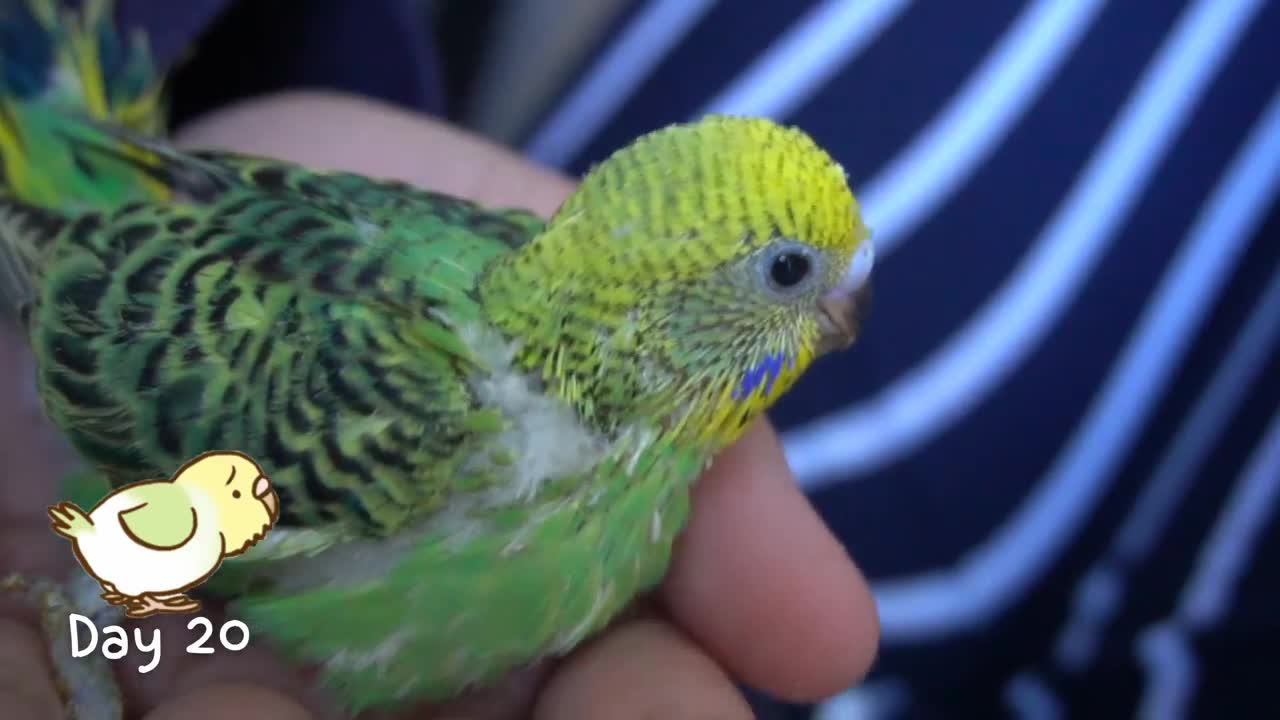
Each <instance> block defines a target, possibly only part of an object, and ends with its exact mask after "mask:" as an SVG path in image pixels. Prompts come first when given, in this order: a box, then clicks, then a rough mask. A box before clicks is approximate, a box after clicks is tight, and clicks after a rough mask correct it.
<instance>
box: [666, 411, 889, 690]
mask: <svg viewBox="0 0 1280 720" xmlns="http://www.w3.org/2000/svg"><path fill="white" fill-rule="evenodd" d="M693 507H694V511H693V516H692V518H691V520H690V522H689V526H688V527H687V528H686V529H685V531H684V533H683V534H682V536H681V538H680V541H679V544H678V546H677V551H676V555H675V557H674V558H673V561H672V568H671V572H670V574H669V575H668V578H667V581H666V583H665V584H664V587H663V590H662V597H663V599H664V601H665V603H666V605H667V607H668V609H669V610H670V612H671V614H672V616H673V617H675V618H676V619H677V620H678V622H680V624H681V625H682V626H683V627H685V628H686V629H687V631H688V632H689V633H690V634H691V635H692V636H693V637H695V638H697V639H698V640H699V641H700V642H701V643H703V645H704V646H705V647H707V648H708V649H709V650H710V651H711V652H712V654H713V655H714V656H715V657H716V658H717V659H719V661H720V662H721V663H722V664H723V665H724V666H725V667H726V668H727V669H728V670H729V671H730V672H731V673H732V674H733V675H734V676H736V677H738V678H739V679H741V680H742V681H743V682H745V683H747V684H749V685H752V686H754V687H758V688H760V689H762V690H764V691H766V692H769V693H771V694H773V695H775V696H778V697H780V698H784V699H787V700H792V701H806V700H816V699H819V698H822V697H826V696H829V695H831V694H834V693H836V692H838V691H840V690H842V689H844V688H847V687H848V686H850V685H852V684H853V683H855V682H857V681H858V680H859V679H860V678H861V677H862V676H863V675H864V674H865V673H866V671H867V669H868V667H869V666H870V664H871V662H872V660H873V658H874V654H875V649H876V644H877V641H878V633H879V631H878V624H877V619H876V613H875V606H874V602H873V600H872V597H871V593H870V590H869V589H868V588H867V584H866V581H865V580H864V579H863V578H862V576H861V574H860V573H859V572H858V570H857V568H856V567H855V566H854V564H853V562H852V561H851V560H850V559H849V556H848V555H847V554H846V552H845V550H844V548H843V547H842V546H841V545H840V543H839V542H838V541H837V540H836V539H835V537H833V536H832V535H831V533H830V532H829V531H828V530H827V529H826V527H825V526H824V524H823V523H822V520H821V519H820V518H819V517H818V515H817V513H816V512H814V510H813V508H812V506H810V504H809V502H808V501H807V500H806V498H805V497H804V495H803V494H802V493H801V492H800V491H799V489H798V488H797V487H796V484H795V479H794V477H793V476H792V474H791V472H790V470H789V469H788V468H787V465H786V461H785V459H784V458H783V455H782V451H781V447H780V445H779V443H778V439H777V436H776V435H775V433H774V432H773V430H772V428H771V427H770V426H769V425H768V424H767V423H765V422H761V423H757V425H756V426H755V427H753V428H752V429H751V430H750V431H748V433H747V434H746V435H745V436H744V437H743V438H742V440H741V441H740V442H738V443H737V445H736V446H735V447H733V448H732V449H731V450H729V451H728V452H725V453H723V454H722V455H721V456H720V457H719V458H718V459H717V460H716V462H715V464H714V465H713V466H712V467H711V469H710V470H709V471H708V472H707V474H706V476H705V477H703V478H702V479H701V480H700V481H699V483H698V485H697V486H696V488H695V490H694V498H693Z"/></svg>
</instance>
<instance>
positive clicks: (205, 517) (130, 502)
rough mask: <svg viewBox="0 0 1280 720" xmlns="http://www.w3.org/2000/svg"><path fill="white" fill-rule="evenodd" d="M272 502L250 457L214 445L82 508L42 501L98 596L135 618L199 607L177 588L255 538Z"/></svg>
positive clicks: (272, 514)
mask: <svg viewBox="0 0 1280 720" xmlns="http://www.w3.org/2000/svg"><path fill="white" fill-rule="evenodd" d="M278 508H279V505H278V498H276V495H275V492H274V491H273V490H272V489H271V483H270V482H269V481H268V480H267V478H266V476H265V475H263V474H262V470H261V469H260V468H259V467H258V466H257V464H256V463H254V462H253V460H252V459H250V458H248V457H246V456H245V455H243V454H242V453H234V452H216V451H215V452H209V453H205V454H203V455H201V456H199V457H197V458H195V459H194V460H192V461H191V462H189V463H187V464H186V465H184V466H183V467H182V468H181V469H179V470H178V472H177V473H175V474H174V476H173V477H172V478H170V479H168V480H151V481H143V482H137V483H133V484H130V485H126V486H124V487H122V488H119V489H117V490H115V491H113V492H112V493H111V494H110V495H108V496H107V497H105V498H103V499H102V500H101V501H100V502H99V503H98V504H97V505H96V506H94V508H93V509H92V510H90V511H89V512H87V513H86V512H84V511H83V510H81V509H80V508H79V507H77V506H76V505H74V504H73V503H70V502H62V503H59V504H58V505H55V506H53V507H51V508H49V517H50V518H51V519H52V521H53V529H54V532H56V533H58V534H59V535H61V536H62V537H64V538H67V539H68V540H70V541H71V543H72V547H73V548H74V550H75V555H76V558H77V559H78V560H79V561H80V565H81V566H82V567H83V568H84V569H85V571H86V572H88V573H89V574H90V575H92V576H93V578H94V579H96V580H97V581H98V582H99V583H100V584H101V585H102V589H103V594H102V598H103V599H104V600H106V601H107V602H109V603H111V604H113V605H121V606H124V607H126V608H127V609H126V614H127V615H128V616H129V617H134V618H142V617H148V616H150V615H154V614H156V613H161V612H193V611H195V610H198V609H199V608H200V603H199V601H197V600H193V599H190V598H188V597H187V596H186V595H183V592H184V591H186V590H189V589H191V588H193V587H195V586H197V585H199V584H200V583H202V582H204V581H205V580H206V579H207V578H208V577H209V576H210V575H212V574H213V573H214V572H215V571H216V570H217V569H218V567H219V566H220V565H221V564H222V560H223V558H228V557H235V556H236V555H240V554H242V553H243V552H244V551H246V550H248V549H249V548H250V547H252V546H253V545H254V543H256V542H258V541H259V540H261V539H262V537H263V536H264V535H265V534H266V532H267V530H269V529H270V527H271V524H272V523H273V522H274V521H275V518H276V515H277V512H278Z"/></svg>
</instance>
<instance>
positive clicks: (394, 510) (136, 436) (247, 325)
mask: <svg viewBox="0 0 1280 720" xmlns="http://www.w3.org/2000/svg"><path fill="white" fill-rule="evenodd" d="M82 134H83V137H84V139H83V142H84V143H85V144H86V145H88V144H96V148H94V149H86V150H85V152H90V153H94V152H96V153H97V154H100V155H106V154H114V156H115V157H116V158H117V160H118V161H119V162H129V163H140V162H146V163H148V165H147V166H146V169H147V171H148V172H149V173H150V174H151V175H152V176H154V177H158V178H164V179H165V182H166V183H168V185H169V186H170V187H171V188H173V192H174V194H175V200H171V201H161V202H156V201H146V200H142V201H136V202H133V203H129V204H126V205H124V206H122V207H120V208H119V209H116V210H114V211H110V212H96V211H91V212H87V213H81V214H79V215H77V216H74V217H71V216H60V215H55V214H51V213H49V212H48V211H43V210H40V209H38V208H31V207H29V206H26V205H23V204H20V203H17V202H14V201H7V200H0V222H4V223H5V224H6V227H7V228H8V229H7V230H5V231H4V236H5V237H6V238H8V239H10V242H9V243H8V245H7V248H8V250H9V252H10V253H11V254H13V255H14V256H16V257H18V258H19V260H20V262H21V263H22V264H23V268H24V271H25V272H26V273H28V274H29V275H30V276H32V277H33V278H36V280H37V282H36V283H35V284H36V286H37V287H39V288H40V290H39V293H38V294H37V295H36V296H35V297H34V298H32V300H31V301H30V302H29V303H27V304H25V305H24V306H23V308H22V311H21V314H22V316H23V317H24V318H25V319H26V325H27V328H28V335H29V339H30V343H31V346H32V348H33V351H34V352H35V354H36V357H37V360H38V367H39V368H40V371H39V383H40V388H41V393H42V396H43V399H44V401H45V406H46V408H47V410H48V411H49V414H50V416H51V417H52V419H53V421H54V422H55V423H56V424H57V425H58V426H59V427H60V428H62V429H63V430H64V431H65V432H66V433H67V435H68V437H69V438H70V440H71V442H72V444H73V445H74V446H75V447H76V448H77V449H78V450H79V451H80V452H81V453H82V454H83V455H84V456H85V457H86V458H87V459H88V460H89V461H90V462H92V463H93V464H94V465H96V466H97V467H98V468H100V469H101V470H102V471H103V472H104V473H106V474H107V475H108V476H109V478H110V479H111V482H112V485H113V486H117V487H118V486H120V485H122V484H124V483H128V482H133V481H137V480H142V479H148V478H153V477H157V476H164V475H165V474H167V473H169V472H172V470H173V468H175V467H178V466H180V465H181V464H182V463H183V462H185V461H186V460H187V459H189V458H190V457H193V456H195V455H197V454H199V453H201V452H205V451H207V450H209V449H220V448H226V449H235V450H240V451H242V452H247V453H249V454H250V455H251V456H252V457H254V458H255V459H257V460H258V461H259V462H260V463H262V464H263V466H264V467H265V468H267V469H268V470H269V472H270V473H271V477H272V480H273V482H274V483H275V486H276V488H277V491H278V492H279V493H280V496H281V506H282V515H281V519H280V524H281V525H283V526H285V527H288V526H300V525H306V526H311V527H314V526H327V527H331V528H333V529H334V531H335V532H338V533H340V534H386V533H390V532H393V531H394V530H396V529H397V528H399V527H401V526H403V525H404V523H406V522H408V521H409V520H411V519H414V518H417V517H422V516H423V515H425V514H427V513H430V512H432V511H434V510H436V509H438V508H440V507H441V506H443V504H444V503H445V502H446V501H447V497H448V494H449V485H450V483H452V482H455V481H458V482H463V481H466V482H476V481H477V479H476V478H470V479H467V478H464V477H462V476H463V475H465V473H462V472H461V467H460V465H461V462H462V460H463V459H465V457H467V456H468V454H469V452H470V451H471V450H473V449H474V446H475V445H476V444H477V443H478V442H483V435H484V431H483V429H484V428H491V429H493V428H494V422H493V418H492V417H491V416H490V413H489V412H488V411H486V410H484V409H483V408H480V407H479V405H478V403H477V402H476V400H475V398H474V397H473V396H472V394H471V391H470V389H469V387H468V385H467V383H466V382H465V379H466V377H467V375H468V374H470V373H472V372H475V371H476V370H478V369H480V368H481V365H480V360H479V359H477V358H474V357H471V356H470V355H469V353H468V351H467V350H466V348H465V347H464V346H463V345H462V344H461V342H459V340H458V338H457V335H456V334H455V330H454V327H453V325H456V324H466V323H474V322H479V321H481V320H482V317H481V314H480V309H479V306H478V304H477V301H476V299H475V297H474V294H473V290H474V283H475V281H476V278H477V277H478V275H479V273H480V272H481V271H482V269H483V268H484V267H485V265H486V264H487V263H488V262H490V261H491V260H492V259H493V258H495V257H497V256H499V255H501V254H503V253H505V252H509V251H510V248H511V246H512V245H514V244H518V243H519V242H522V241H523V240H525V239H526V238H527V237H528V234H527V233H528V228H527V226H526V225H521V224H520V223H518V222H513V221H511V220H508V219H507V218H506V216H504V215H502V214H495V213H488V212H485V211H483V210H481V209H479V208H477V207H475V206H473V205H471V204H469V203H466V202H464V201H461V200H456V199H451V198H446V197H443V196H439V195H434V194H432V193H429V192H424V191H419V190H413V189H411V188H409V187H408V186H405V185H402V184H397V183H379V182H375V181H372V180H369V179H366V178H362V177H359V176H355V175H350V174H342V173H335V174H316V173H311V172H307V171H305V170H302V169H300V168H297V167H295V166H291V165H288V164H284V163H278V162H270V161H265V160H258V159H252V158H246V157H242V156H235V155H226V154H216V153H203V154H199V155H190V156H189V155H184V154H180V153H177V152H175V151H172V150H170V149H167V148H165V147H164V146H161V145H156V144H143V143H128V142H127V141H125V140H123V139H122V138H120V137H113V136H111V135H108V134H106V133H105V132H101V131H93V132H91V129H89V128H82ZM121 148H124V149H126V150H127V152H122V151H121ZM442 318H447V320H448V322H449V323H451V324H452V325H446V324H445V322H446V321H445V320H443V319H442ZM480 480H482V479H480Z"/></svg>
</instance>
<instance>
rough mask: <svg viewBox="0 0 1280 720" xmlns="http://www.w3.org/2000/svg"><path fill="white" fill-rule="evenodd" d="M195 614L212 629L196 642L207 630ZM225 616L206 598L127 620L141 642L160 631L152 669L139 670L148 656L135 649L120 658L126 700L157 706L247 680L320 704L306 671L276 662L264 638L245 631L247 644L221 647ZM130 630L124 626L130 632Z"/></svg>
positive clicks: (312, 704) (305, 702)
mask: <svg viewBox="0 0 1280 720" xmlns="http://www.w3.org/2000/svg"><path fill="white" fill-rule="evenodd" d="M196 617H203V618H207V619H208V620H209V622H210V625H211V626H212V629H213V632H212V634H211V635H210V636H209V637H208V638H207V639H205V640H204V642H202V643H200V642H198V641H200V640H201V638H203V637H204V636H205V634H206V632H208V631H207V630H206V628H205V626H204V624H203V623H202V622H199V621H197V620H195V618H196ZM225 619H226V618H225V616H224V615H223V613H222V612H221V608H218V607H214V606H213V605H212V604H210V603H207V602H206V603H205V607H203V608H202V609H201V610H200V611H199V612H198V613H197V614H196V615H163V616H156V617H152V618H147V619H145V620H139V621H133V622H131V623H130V625H131V626H132V627H133V628H134V629H135V630H140V631H141V632H142V637H143V638H144V640H145V641H146V642H147V643H151V642H152V638H153V633H155V632H157V631H158V632H159V633H160V648H161V657H160V661H159V662H158V663H156V665H155V667H154V669H152V670H150V671H148V672H146V673H142V672H139V671H138V668H139V666H141V665H143V664H145V663H146V662H147V661H148V660H150V656H149V655H145V656H144V655H143V653H141V652H138V651H136V650H135V652H133V653H131V654H130V655H129V658H128V659H127V660H124V661H122V663H123V666H122V667H121V669H120V675H121V679H122V683H123V685H124V687H125V691H126V693H127V695H128V698H129V701H130V705H131V706H134V707H138V708H140V709H142V710H152V709H159V708H161V707H163V706H165V705H168V704H170V703H172V702H174V701H175V700H176V699H177V698H180V697H185V696H187V695H189V694H190V693H192V692H197V691H203V690H204V689H205V688H208V687H212V686H220V687H227V686H236V687H240V686H243V685H245V684H249V683H252V684H253V685H254V686H256V687H259V688H261V689H262V690H264V691H266V690H270V691H273V692H275V693H277V694H282V695H285V696H289V697H292V698H295V702H300V703H301V706H305V707H309V708H311V709H312V710H313V711H319V710H320V709H321V708H323V707H324V706H325V703H324V701H323V699H322V698H320V697H319V695H318V694H317V693H316V692H315V689H314V685H313V683H312V682H311V679H310V677H309V675H308V674H307V673H305V672H303V671H301V670H296V669H293V668H290V667H288V666H286V665H285V664H284V663H282V662H280V661H279V660H278V659H277V658H276V657H275V655H274V654H273V653H272V652H271V649H270V647H269V645H268V644H267V642H266V641H265V639H264V638H260V637H258V636H251V637H250V639H249V644H248V646H247V647H245V648H244V649H243V650H239V651H230V650H227V649H226V648H223V647H221V646H220V645H219V640H218V637H219V630H220V628H221V627H222V623H223V621H224V620H225ZM193 623H195V624H194V625H193ZM133 632H134V630H131V631H130V634H131V636H132V634H133ZM193 643H194V644H196V648H208V649H212V650H213V652H212V653H202V652H197V651H196V650H193V649H192V645H193Z"/></svg>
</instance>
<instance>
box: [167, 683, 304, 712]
mask: <svg viewBox="0 0 1280 720" xmlns="http://www.w3.org/2000/svg"><path fill="white" fill-rule="evenodd" d="M314 717H315V716H314V715H312V714H311V713H310V712H308V711H307V709H306V708H304V707H303V706H302V705H301V704H300V703H299V702H298V701H297V700H294V699H293V698H291V697H289V696H288V695H285V694H284V693H281V692H278V691H276V690H272V689H270V688H265V687H262V686H259V685H253V684H250V683H215V684H211V685H204V686H202V687H199V688H196V689H194V690H191V691H190V692H187V693H183V694H182V695H180V696H178V697H176V698H174V699H173V700H171V701H169V702H166V703H164V704H163V705H161V706H160V707H157V708H156V709H155V710H152V711H151V712H149V713H147V714H146V715H145V720H312V719H313V718H314Z"/></svg>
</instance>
